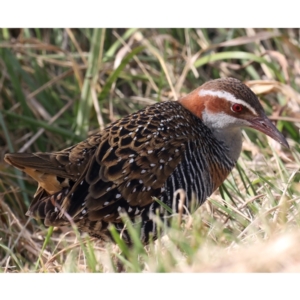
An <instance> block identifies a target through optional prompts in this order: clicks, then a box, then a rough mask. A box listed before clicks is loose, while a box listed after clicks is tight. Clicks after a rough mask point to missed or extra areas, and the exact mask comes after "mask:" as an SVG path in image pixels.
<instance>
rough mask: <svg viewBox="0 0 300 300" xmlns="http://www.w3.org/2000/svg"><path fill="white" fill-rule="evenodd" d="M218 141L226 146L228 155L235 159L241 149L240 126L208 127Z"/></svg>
mask: <svg viewBox="0 0 300 300" xmlns="http://www.w3.org/2000/svg"><path fill="white" fill-rule="evenodd" d="M210 129H211V131H212V132H213V135H214V136H215V138H216V139H217V140H218V141H222V142H223V143H224V144H225V145H226V146H227V147H228V156H229V157H230V158H231V159H232V160H233V161H235V162H236V161H237V160H238V158H239V156H240V154H241V151H242V132H241V129H240V128H226V129H222V128H221V129H219V128H218V129H216V128H210Z"/></svg>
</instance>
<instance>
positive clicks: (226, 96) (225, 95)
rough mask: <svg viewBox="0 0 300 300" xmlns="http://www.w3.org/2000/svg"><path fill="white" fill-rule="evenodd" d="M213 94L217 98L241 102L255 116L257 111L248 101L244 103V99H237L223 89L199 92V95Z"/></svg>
mask: <svg viewBox="0 0 300 300" xmlns="http://www.w3.org/2000/svg"><path fill="white" fill-rule="evenodd" d="M207 95H208V96H215V97H218V98H223V99H226V100H227V101H230V102H235V103H238V104H242V105H244V106H245V107H247V108H248V109H249V110H250V111H251V112H252V113H253V114H254V115H255V116H257V112H256V111H255V109H254V108H253V107H251V106H250V105H249V104H248V103H246V102H245V101H244V100H241V99H237V98H235V97H234V95H232V94H230V93H228V92H225V91H212V90H200V92H199V96H207Z"/></svg>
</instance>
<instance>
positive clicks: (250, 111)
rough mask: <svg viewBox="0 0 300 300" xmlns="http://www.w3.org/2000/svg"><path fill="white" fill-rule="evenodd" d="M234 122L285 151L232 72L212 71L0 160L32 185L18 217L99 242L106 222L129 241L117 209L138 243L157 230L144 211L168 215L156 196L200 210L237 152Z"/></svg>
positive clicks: (105, 234)
mask: <svg viewBox="0 0 300 300" xmlns="http://www.w3.org/2000/svg"><path fill="white" fill-rule="evenodd" d="M243 127H250V128H254V129H256V130H258V131H260V132H262V133H264V134H266V135H268V136H269V137H271V138H272V139H274V140H275V141H277V142H279V143H280V144H282V145H283V146H285V147H287V148H289V145H288V143H287V141H286V139H285V137H284V136H283V134H282V133H280V132H279V131H278V129H277V128H276V127H275V125H273V123H272V122H271V121H270V120H269V118H268V117H267V116H266V114H265V112H264V109H263V107H262V105H261V103H260V102H259V100H258V98H257V96H256V95H255V94H254V93H253V91H251V89H250V88H248V87H247V86H246V85H245V84H244V83H242V82H241V81H240V80H238V79H235V78H231V77H227V78H219V79H214V80H210V81H207V82H205V83H204V84H202V85H201V86H200V87H198V88H196V89H195V90H193V91H192V92H191V93H189V94H187V95H186V96H183V97H181V98H180V99H179V100H173V101H163V102H158V103H155V104H153V105H150V106H147V107H145V108H144V109H141V110H139V111H137V112H135V113H132V114H130V115H128V116H125V117H123V118H121V119H119V120H117V121H115V122H113V123H111V124H110V125H108V126H107V127H106V128H105V129H103V130H102V131H99V132H97V133H95V134H93V135H91V136H89V137H88V138H87V139H86V140H84V141H82V142H80V143H78V144H75V145H73V146H71V147H69V148H66V149H64V150H61V151H57V152H51V153H41V152H37V153H7V154H6V155H5V158H4V159H5V161H6V162H7V163H8V164H11V165H12V166H14V167H16V168H18V169H20V170H22V171H23V172H25V173H27V174H28V175H29V176H31V177H32V178H33V179H34V180H36V181H37V182H38V188H37V191H36V193H35V194H34V197H33V201H32V203H31V204H30V207H29V209H28V211H27V213H26V215H28V216H30V217H33V218H37V219H41V220H43V221H44V224H45V226H57V227H59V226H64V225H70V223H73V224H75V225H77V227H78V229H79V231H81V232H85V233H88V234H89V235H90V236H92V237H96V238H98V239H100V240H112V235H111V231H110V230H109V225H110V224H113V225H114V226H115V229H116V230H117V232H118V233H119V234H120V236H121V238H122V239H123V240H124V242H125V243H128V244H130V243H131V242H132V241H131V238H130V235H129V233H128V232H127V230H126V222H125V221H124V218H123V217H122V215H124V214H127V216H128V218H129V219H130V220H131V221H132V222H135V223H137V222H138V224H140V240H141V242H142V243H143V244H145V245H146V244H148V243H149V241H150V240H151V239H152V240H155V239H157V236H158V230H157V225H156V221H155V217H154V216H157V214H158V215H159V217H161V218H165V217H166V216H167V215H168V212H167V211H166V209H165V207H163V205H161V203H164V204H165V205H167V206H169V207H170V208H174V210H175V212H178V204H179V200H180V199H179V198H180V197H179V196H178V195H177V194H176V191H178V190H182V191H183V192H184V197H185V205H186V207H187V208H189V207H190V206H191V203H192V200H193V199H195V203H196V207H200V206H201V205H202V204H203V203H204V202H205V201H206V199H207V198H208V197H209V196H210V195H211V194H212V193H213V192H214V191H215V190H216V189H217V188H218V187H219V186H220V185H221V184H222V183H223V182H224V181H225V179H226V178H227V176H228V175H229V173H230V172H231V170H232V169H233V168H234V166H235V165H236V162H237V160H238V158H239V156H240V153H241V150H242V133H241V130H242V128H243ZM156 199H158V200H159V201H156ZM160 202H161V203H160Z"/></svg>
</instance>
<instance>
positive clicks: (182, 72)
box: [0, 28, 300, 272]
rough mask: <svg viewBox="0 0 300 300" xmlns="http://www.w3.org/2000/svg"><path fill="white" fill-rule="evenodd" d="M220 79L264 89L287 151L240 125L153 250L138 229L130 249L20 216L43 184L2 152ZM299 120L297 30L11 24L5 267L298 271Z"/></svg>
mask: <svg viewBox="0 0 300 300" xmlns="http://www.w3.org/2000/svg"><path fill="white" fill-rule="evenodd" d="M225 76H231V77H235V78H238V79H240V80H242V81H244V82H245V83H246V84H247V85H248V86H249V87H250V88H252V89H253V91H254V92H255V93H256V94H258V95H259V97H260V99H261V102H262V104H263V106H264V108H265V110H266V111H267V114H268V115H269V116H270V119H271V120H274V122H276V124H277V127H278V128H279V130H280V131H282V132H283V133H284V135H285V136H286V137H287V140H288V142H289V144H290V147H291V149H290V150H288V149H283V148H281V146H280V145H279V144H277V143H275V142H273V141H272V140H270V139H269V138H267V137H266V136H264V135H262V134H260V133H258V132H254V131H251V130H245V131H244V132H243V135H244V144H243V153H242V155H241V157H240V159H239V161H238V165H237V168H235V169H234V170H233V172H232V174H231V175H230V176H229V178H228V180H226V182H225V183H224V184H223V186H222V188H221V189H220V190H219V191H217V192H215V193H214V194H213V195H212V196H211V197H210V199H209V200H208V201H207V202H206V203H205V204H204V205H203V206H202V207H201V208H200V209H198V210H197V211H196V212H195V213H193V214H192V215H190V216H188V217H186V218H184V219H183V222H182V223H181V225H179V220H180V219H181V216H176V215H175V216H174V217H173V221H174V222H173V225H172V228H170V229H166V231H167V234H166V235H165V236H164V237H162V238H161V239H160V240H158V241H157V242H155V243H154V244H151V245H150V246H148V247H146V248H144V247H142V245H141V244H140V243H139V240H138V238H136V239H135V240H136V242H135V244H134V247H133V249H131V250H130V251H129V249H128V248H127V247H126V246H124V245H123V244H122V243H121V242H119V243H118V247H116V246H114V245H113V244H103V243H101V242H99V241H95V240H94V239H91V238H89V237H86V236H80V235H79V234H78V233H77V231H76V229H74V228H71V227H68V228H62V229H61V228H54V230H53V232H52V230H48V229H47V228H45V227H44V226H43V224H41V223H40V222H36V221H34V220H28V218H27V217H26V216H25V212H26V210H27V207H28V205H29V203H30V201H31V198H32V196H33V194H34V192H35V189H36V183H35V182H33V181H32V180H31V179H30V178H28V177H27V176H25V175H24V174H22V173H21V172H19V171H18V170H15V169H13V168H12V167H10V166H8V165H6V164H5V163H4V161H3V157H4V154H5V153H6V152H36V151H54V150H60V149H63V148H66V147H68V146H70V145H72V144H74V143H76V142H79V141H81V140H83V139H84V138H85V137H86V136H87V135H89V134H92V133H94V132H96V131H97V130H99V129H103V128H104V127H105V126H106V125H107V124H109V123H110V122H112V121H114V120H116V119H118V118H120V117H122V116H124V115H127V114H129V113H132V112H134V111H136V110H138V109H140V108H142V107H144V106H146V105H148V104H152V103H155V102H157V101H165V100H168V99H178V98H179V97H180V96H182V95H184V94H186V93H188V92H189V91H191V90H192V89H194V88H196V87H198V86H199V85H201V84H202V83H203V82H205V81H207V80H210V79H214V78H219V77H225ZM299 128H300V30H299V29H274V28H273V29H252V28H247V29H242V28H241V29H239V28H235V29H221V28H219V29H201V28H199V29H189V28H186V29H135V28H130V29H58V28H56V29H38V28H36V29H5V28H2V29H0V272H119V271H123V272H294V271H299V270H300V253H299V250H298V249H299V244H300V242H299V241H300V233H299V224H300V216H299V207H298V206H299V199H300V183H299V181H300V174H299V167H300V163H299V162H300V155H299ZM131 234H132V235H133V237H137V231H136V230H135V229H134V228H133V229H132V232H131ZM45 238H46V241H45V242H44V240H45ZM120 249H121V250H120Z"/></svg>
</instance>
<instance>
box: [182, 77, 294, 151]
mask: <svg viewBox="0 0 300 300" xmlns="http://www.w3.org/2000/svg"><path fill="white" fill-rule="evenodd" d="M179 102H180V103H181V104H182V105H183V106H184V107H185V108H186V109H188V110H189V111H191V112H192V113H193V114H194V115H196V116H197V117H199V118H200V119H201V120H202V121H203V123H204V124H205V125H207V126H208V127H209V128H211V129H212V130H223V129H232V128H240V127H244V126H245V127H251V128H254V129H256V130H259V131H261V132H263V133H264V134H266V135H268V136H270V137H271V138H273V139H274V140H275V141H277V142H279V143H281V144H282V145H284V146H286V147H289V145H288V143H287V141H286V139H285V138H284V136H283V135H282V133H280V132H279V131H278V129H277V128H276V127H275V126H274V125H273V123H272V122H271V121H270V120H269V119H268V117H267V116H266V114H265V112H264V109H263V107H262V105H261V104H260V102H259V100H258V98H257V96H256V95H255V94H254V93H253V92H252V91H251V90H250V89H249V88H248V87H247V86H246V85H245V84H243V83H242V82H241V81H239V80H237V79H234V78H222V79H216V80H212V81H208V82H206V83H205V84H203V85H202V86H200V87H199V88H198V89H196V90H194V91H193V92H191V93H190V94H188V95H186V96H185V97H182V98H181V99H180V100H179Z"/></svg>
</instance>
